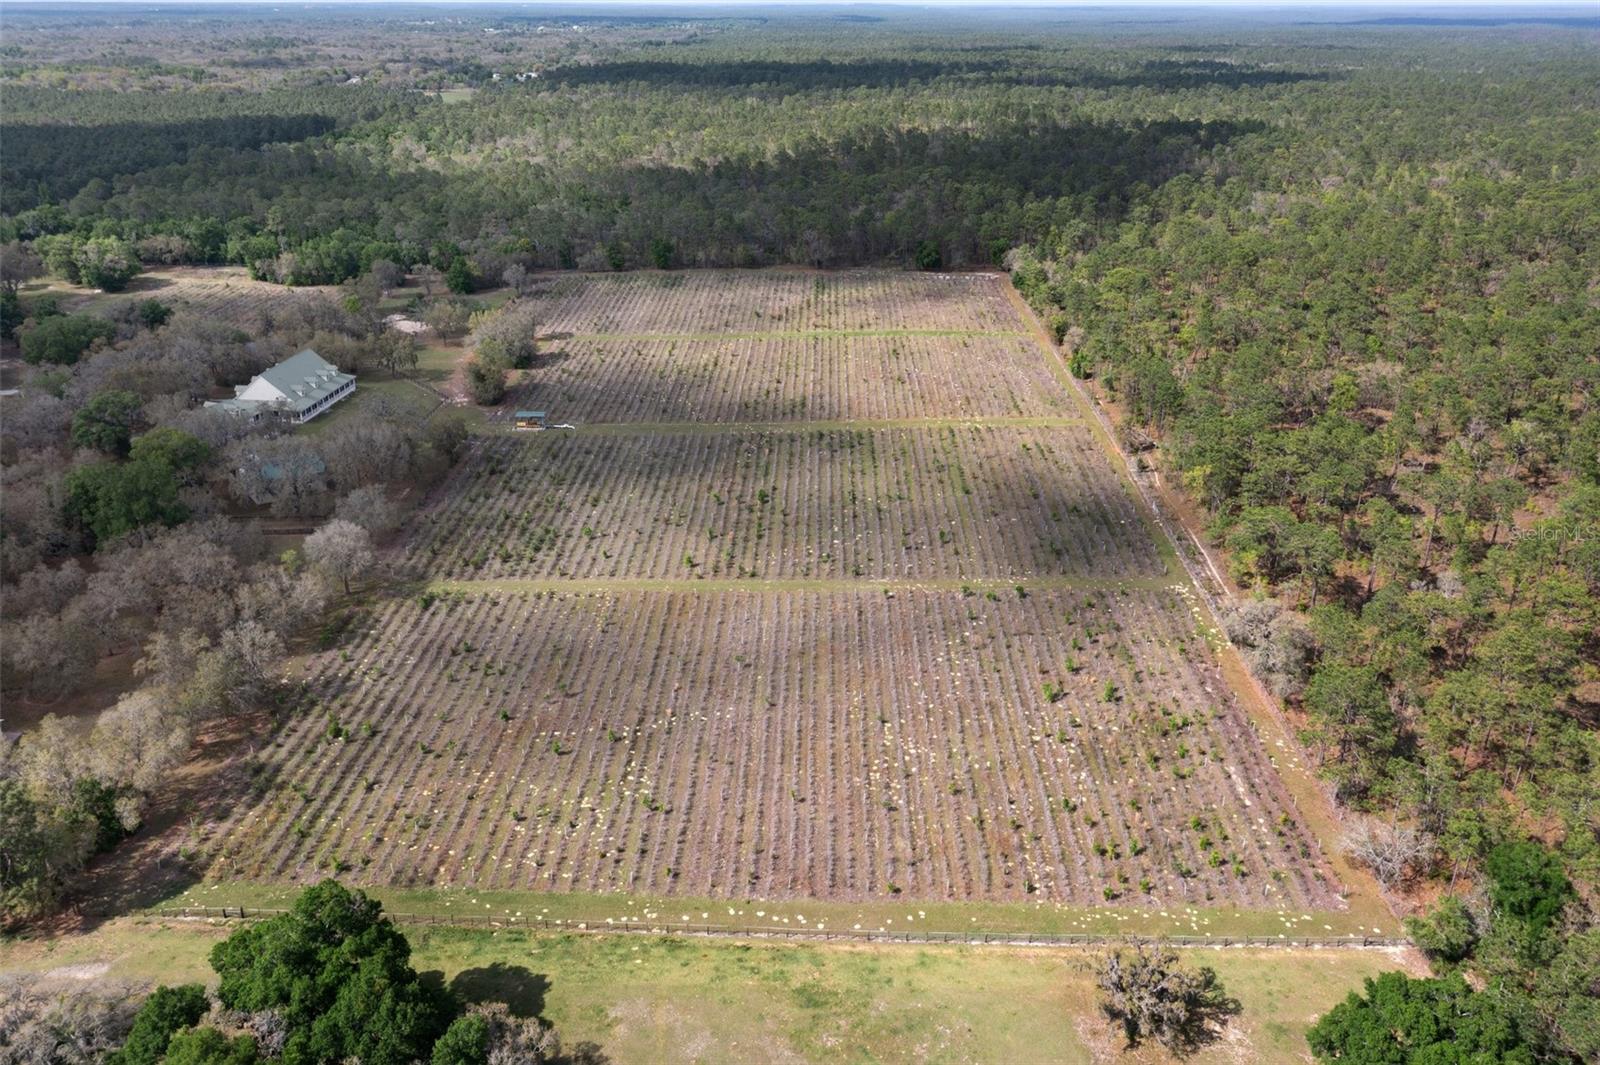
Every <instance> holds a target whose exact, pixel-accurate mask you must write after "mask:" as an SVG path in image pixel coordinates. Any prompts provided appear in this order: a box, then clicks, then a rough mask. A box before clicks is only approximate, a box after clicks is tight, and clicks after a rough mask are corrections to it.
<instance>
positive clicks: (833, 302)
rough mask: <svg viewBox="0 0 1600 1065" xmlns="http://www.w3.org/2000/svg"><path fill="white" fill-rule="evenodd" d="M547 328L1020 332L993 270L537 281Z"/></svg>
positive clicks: (699, 273)
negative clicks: (539, 282) (954, 272)
mask: <svg viewBox="0 0 1600 1065" xmlns="http://www.w3.org/2000/svg"><path fill="white" fill-rule="evenodd" d="M532 298H533V299H534V300H536V301H537V304H538V307H539V312H538V320H539V322H540V323H541V329H542V330H544V331H548V332H554V333H577V334H580V335H581V334H596V333H599V334H621V335H645V334H655V335H661V334H703V333H752V332H759V333H768V332H813V331H818V330H941V331H958V330H987V331H1002V330H1006V331H1013V332H1015V331H1020V330H1021V324H1020V323H1019V322H1018V321H1017V316H1016V312H1014V311H1013V310H1012V309H1011V307H1010V305H1009V304H1008V303H1007V301H1006V297H1005V293H1004V291H1003V290H1002V289H1001V288H1000V287H999V285H998V284H996V281H995V278H994V276H993V275H978V274H911V273H891V272H886V271H872V270H857V271H846V272H841V273H828V274H814V273H800V272H787V271H779V270H759V271H740V270H696V271H692V272H682V273H668V274H649V273H630V274H615V275H609V276H607V275H601V276H592V277H584V276H566V277H559V278H557V279H556V280H553V281H548V282H546V283H544V284H543V285H541V286H539V287H538V288H537V289H536V291H535V292H534V294H533V297H532Z"/></svg>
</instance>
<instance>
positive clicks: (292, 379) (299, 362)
mask: <svg viewBox="0 0 1600 1065" xmlns="http://www.w3.org/2000/svg"><path fill="white" fill-rule="evenodd" d="M355 390H356V378H355V375H354V374H348V373H344V372H342V371H340V370H339V369H338V367H336V366H334V365H333V364H332V363H330V362H329V361H328V360H327V359H324V358H323V357H322V356H321V355H318V354H317V353H316V352H314V351H312V350H311V349H310V348H306V349H305V350H304V351H302V352H299V353H297V354H295V355H293V356H291V357H290V358H287V359H284V360H283V361H282V362H280V363H278V365H276V366H272V367H269V368H268V369H265V370H263V371H261V372H260V373H259V374H257V375H256V376H254V377H252V378H251V379H250V383H249V384H247V385H235V386H234V389H233V392H234V395H233V398H232V399H223V400H218V401H217V402H215V403H207V404H206V406H208V407H215V408H217V409H218V410H223V411H227V412H228V413H229V414H236V415H240V416H243V417H248V418H249V419H250V420H251V421H257V420H259V419H261V418H262V417H264V416H275V417H278V418H282V419H283V420H284V421H289V422H294V423H295V424H297V425H298V424H301V423H303V422H309V421H310V420H311V419H312V418H315V417H316V416H317V415H319V414H321V413H322V412H323V411H325V410H327V409H328V408H329V407H331V406H333V405H334V404H335V403H337V402H339V401H340V400H341V399H344V398H345V397H347V396H349V395H350V394H351V393H352V392H354V391H355Z"/></svg>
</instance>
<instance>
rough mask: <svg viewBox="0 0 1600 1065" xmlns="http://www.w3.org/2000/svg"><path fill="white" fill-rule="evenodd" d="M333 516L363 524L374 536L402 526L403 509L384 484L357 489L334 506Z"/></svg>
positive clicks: (382, 534) (388, 532)
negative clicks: (397, 504)
mask: <svg viewBox="0 0 1600 1065" xmlns="http://www.w3.org/2000/svg"><path fill="white" fill-rule="evenodd" d="M333 516H334V517H336V518H340V519H342V520H344V521H348V522H353V523H355V524H356V525H359V526H361V527H362V528H363V529H365V530H367V532H369V533H371V534H372V535H373V536H374V537H377V538H381V537H384V536H387V535H389V534H390V533H392V532H394V531H395V530H396V529H398V528H399V527H400V521H401V517H402V515H401V511H400V508H399V507H398V506H396V505H395V503H394V501H393V500H391V499H390V498H389V493H388V492H387V491H385V490H384V488H383V486H382V485H377V484H372V485H364V486H362V487H361V488H357V489H355V490H354V491H353V492H351V493H350V494H348V495H346V496H345V497H344V498H343V499H341V500H339V504H338V505H337V506H336V507H334V508H333Z"/></svg>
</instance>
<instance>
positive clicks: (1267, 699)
mask: <svg viewBox="0 0 1600 1065" xmlns="http://www.w3.org/2000/svg"><path fill="white" fill-rule="evenodd" d="M1003 284H1004V286H1005V290H1006V296H1007V298H1008V299H1010V300H1011V302H1012V305H1013V306H1015V307H1016V308H1017V313H1018V314H1020V315H1022V316H1023V318H1024V320H1026V321H1028V322H1030V323H1032V324H1033V327H1034V335H1035V336H1036V338H1037V339H1038V341H1039V343H1040V344H1041V345H1042V346H1043V347H1044V349H1045V353H1046V358H1048V359H1049V360H1050V366H1051V370H1052V372H1053V373H1054V374H1055V376H1056V378H1057V379H1058V380H1060V381H1061V383H1062V387H1064V388H1066V389H1067V390H1068V391H1069V392H1071V394H1072V396H1073V398H1074V400H1075V401H1076V402H1077V403H1078V405H1079V406H1080V407H1081V408H1082V409H1083V411H1084V413H1085V416H1086V419H1087V420H1088V422H1089V423H1090V425H1091V427H1092V428H1093V429H1094V432H1095V436H1096V438H1097V439H1098V440H1099V441H1100V444H1101V446H1102V447H1103V448H1104V449H1105V450H1106V453H1107V454H1108V455H1109V456H1110V457H1111V458H1112V460H1113V464H1114V465H1115V466H1116V467H1117V470H1118V473H1119V474H1120V475H1121V476H1122V478H1123V479H1124V480H1125V481H1126V482H1127V484H1128V485H1129V487H1131V488H1132V489H1133V490H1134V494H1135V497H1136V498H1137V499H1138V501H1139V503H1140V509H1141V511H1142V512H1143V513H1144V516H1145V519H1146V521H1147V523H1148V524H1149V525H1150V526H1151V533H1152V535H1153V536H1155V537H1156V538H1157V540H1158V542H1159V543H1160V544H1161V545H1162V547H1163V551H1164V552H1170V553H1171V554H1172V556H1173V558H1174V559H1175V560H1176V561H1177V562H1178V563H1179V564H1180V565H1181V566H1182V572H1184V573H1186V574H1187V575H1188V583H1189V585H1190V586H1192V588H1193V590H1194V592H1195V593H1196V595H1197V596H1198V598H1199V600H1200V602H1201V603H1202V604H1203V605H1204V611H1205V615H1206V621H1207V624H1208V625H1209V626H1210V627H1211V628H1212V629H1214V630H1215V640H1214V641H1213V642H1214V644H1215V645H1216V647H1217V652H1218V654H1217V657H1218V659H1219V661H1220V663H1221V665H1222V671H1223V675H1224V676H1225V677H1226V678H1227V680H1228V682H1229V684H1230V685H1231V686H1232V687H1233V689H1234V690H1235V691H1237V692H1238V693H1239V694H1240V696H1241V699H1240V702H1241V703H1242V704H1243V705H1244V707H1245V709H1246V710H1247V711H1248V712H1249V714H1250V718H1251V721H1252V723H1253V724H1254V725H1255V728H1256V731H1257V732H1258V733H1259V734H1260V736H1261V741H1262V744H1263V745H1264V746H1265V747H1266V748H1267V750H1268V752H1269V754H1271V757H1272V761H1273V764H1274V766H1275V767H1276V768H1277V770H1278V773H1279V775H1280V776H1281V777H1282V779H1283V782H1284V785H1285V786H1286V787H1287V788H1288V789H1289V793H1290V795H1291V796H1292V797H1293V799H1294V803H1295V806H1296V807H1297V808H1298V809H1299V811H1300V814H1301V817H1302V818H1303V819H1304V821H1305V823H1306V825H1307V827H1308V828H1310V830H1311V831H1312V833H1313V834H1314V835H1315V836H1316V837H1317V842H1318V843H1319V844H1321V847H1322V851H1323V854H1324V857H1325V858H1326V860H1327V862H1328V864H1329V866H1330V867H1332V870H1333V872H1334V873H1335V874H1336V875H1337V876H1338V878H1339V882H1340V883H1341V884H1343V885H1344V886H1345V888H1346V889H1347V890H1348V895H1347V900H1348V902H1349V904H1350V908H1351V910H1352V912H1366V913H1368V914H1370V915H1371V916H1372V917H1373V918H1374V919H1377V918H1381V919H1382V920H1383V921H1384V922H1385V923H1386V925H1387V924H1390V923H1393V921H1394V919H1395V913H1394V909H1393V907H1392V906H1391V905H1390V903H1389V901H1388V898H1387V896H1386V895H1385V894H1384V892H1383V889H1382V888H1381V887H1380V886H1379V884H1378V882H1377V880H1376V879H1374V878H1373V876H1372V874H1371V873H1369V872H1368V871H1367V870H1366V869H1364V868H1362V867H1360V866H1357V865H1355V864H1354V863H1352V862H1350V861H1349V860H1348V859H1346V858H1345V856H1344V853H1343V850H1342V848H1341V846H1340V840H1341V838H1342V837H1343V835H1344V825H1343V823H1342V821H1341V820H1340V818H1339V814H1338V811H1337V810H1336V809H1335V808H1334V805H1333V802H1332V799H1331V798H1330V796H1329V794H1328V791H1327V789H1326V788H1325V787H1324V786H1323V782H1322V780H1321V778H1320V777H1319V776H1318V775H1317V773H1316V770H1315V767H1314V764H1313V763H1312V761H1311V759H1310V758H1309V757H1308V756H1307V755H1306V752H1305V750H1304V748H1303V747H1301V745H1300V742H1299V740H1298V738H1297V737H1296V736H1295V734H1294V730H1293V729H1292V728H1291V727H1290V726H1289V721H1288V718H1287V717H1286V716H1285V714H1284V711H1283V708H1282V706H1281V705H1280V704H1279V703H1278V701H1277V700H1276V699H1275V698H1273V697H1272V695H1271V694H1270V693H1269V692H1267V690H1266V689H1265V688H1264V687H1262V685H1261V682H1260V681H1259V680H1257V679H1256V677H1255V675H1254V674H1252V673H1251V672H1250V670H1249V669H1248V668H1247V667H1246V666H1245V664H1244V659H1243V658H1242V657H1241V656H1240V654H1239V650H1238V648H1237V647H1235V646H1234V645H1233V643H1232V641H1230V640H1229V639H1228V638H1227V636H1226V635H1225V634H1224V633H1223V631H1222V625H1221V622H1220V614H1221V612H1222V609H1223V608H1224V606H1226V605H1230V604H1231V603H1232V601H1233V595H1234V592H1233V589H1232V587H1231V585H1230V584H1229V582H1228V581H1227V579H1226V578H1225V577H1224V575H1223V570H1222V569H1221V567H1219V566H1218V564H1217V562H1216V560H1215V558H1214V556H1213V552H1212V551H1211V550H1210V549H1208V548H1207V547H1206V545H1205V543H1204V541H1203V539H1202V538H1201V536H1200V535H1199V534H1198V533H1197V532H1196V530H1195V528H1194V527H1193V524H1192V522H1193V521H1195V520H1196V518H1197V515H1196V514H1195V512H1194V511H1193V510H1192V508H1184V507H1179V506H1173V505H1170V504H1169V499H1170V497H1171V496H1172V495H1173V493H1172V492H1171V490H1170V489H1168V488H1166V487H1165V486H1163V485H1162V484H1161V483H1160V481H1159V478H1143V477H1140V476H1139V475H1138V474H1137V473H1135V472H1134V465H1133V463H1132V461H1131V460H1130V459H1129V458H1128V455H1127V453H1126V452H1125V451H1123V449H1122V447H1121V445H1119V444H1118V443H1117V439H1116V435H1115V432H1114V428H1113V426H1112V424H1111V421H1110V419H1109V418H1107V416H1106V414H1105V412H1104V410H1103V409H1102V408H1101V407H1100V406H1099V405H1098V404H1097V403H1096V402H1095V401H1094V399H1093V398H1092V397H1091V396H1090V395H1089V393H1088V391H1087V390H1086V389H1085V388H1084V387H1083V386H1082V385H1081V384H1080V383H1079V382H1078V380H1077V379H1076V378H1074V377H1073V376H1072V374H1071V372H1070V371H1069V370H1068V369H1067V365H1066V362H1065V361H1064V360H1063V359H1062V357H1061V352H1060V351H1059V350H1058V349H1057V347H1056V345H1055V342H1054V340H1053V338H1052V337H1051V336H1050V334H1049V332H1048V330H1046V328H1045V326H1044V323H1043V322H1041V321H1040V320H1039V317H1038V315H1036V314H1035V313H1034V312H1033V308H1032V307H1030V306H1028V302H1027V301H1026V300H1025V299H1023V298H1022V294H1021V293H1020V292H1018V291H1017V290H1016V288H1015V287H1014V286H1012V285H1011V284H1010V283H1009V282H1003ZM1152 481H1153V482H1154V483H1152ZM1185 519H1187V520H1185Z"/></svg>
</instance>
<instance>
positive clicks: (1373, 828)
mask: <svg viewBox="0 0 1600 1065" xmlns="http://www.w3.org/2000/svg"><path fill="white" fill-rule="evenodd" d="M1341 845H1342V847H1343V849H1344V852H1345V853H1346V854H1348V855H1349V856H1350V857H1351V858H1353V859H1354V860H1355V861H1358V862H1360V863H1361V864H1362V865H1364V866H1366V867H1367V868H1368V869H1371V870H1372V875H1373V876H1375V877H1377V878H1378V882H1379V883H1381V884H1382V885H1383V886H1384V887H1394V886H1395V885H1396V884H1399V883H1401V882H1403V881H1404V880H1406V879H1407V878H1408V877H1410V876H1412V875H1413V874H1415V873H1416V872H1418V871H1419V870H1420V869H1421V868H1422V867H1423V866H1425V865H1426V864H1427V863H1428V861H1429V860H1430V859H1431V858H1432V856H1433V845H1434V840H1433V837H1432V836H1431V835H1429V834H1428V833H1427V832H1424V831H1422V830H1421V829H1419V828H1415V827H1413V826H1411V825H1402V824H1399V823H1397V822H1393V821H1380V820H1378V819H1377V818H1373V817H1363V818H1361V819H1360V820H1358V821H1356V822H1355V823H1353V824H1352V825H1351V826H1350V827H1349V829H1347V830H1346V831H1345V834H1344V839H1343V840H1342V841H1341Z"/></svg>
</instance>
